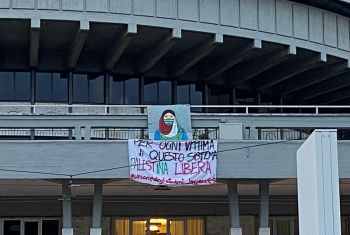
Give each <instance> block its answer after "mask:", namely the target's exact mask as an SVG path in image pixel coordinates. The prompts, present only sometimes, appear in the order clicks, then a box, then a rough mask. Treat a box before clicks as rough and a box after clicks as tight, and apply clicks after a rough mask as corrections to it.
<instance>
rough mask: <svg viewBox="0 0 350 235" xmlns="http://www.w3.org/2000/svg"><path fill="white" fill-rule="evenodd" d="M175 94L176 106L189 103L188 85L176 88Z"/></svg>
mask: <svg viewBox="0 0 350 235" xmlns="http://www.w3.org/2000/svg"><path fill="white" fill-rule="evenodd" d="M176 93H177V94H176V97H177V103H178V104H189V103H190V85H188V84H186V85H178V86H177V88H176Z"/></svg>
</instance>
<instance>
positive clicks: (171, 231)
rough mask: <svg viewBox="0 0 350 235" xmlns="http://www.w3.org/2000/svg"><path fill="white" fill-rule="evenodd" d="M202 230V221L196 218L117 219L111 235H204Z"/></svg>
mask: <svg viewBox="0 0 350 235" xmlns="http://www.w3.org/2000/svg"><path fill="white" fill-rule="evenodd" d="M204 230H205V229H204V220H203V219H198V218H189V219H182V218H181V219H174V218H146V219H125V218H117V219H115V220H114V221H113V230H112V235H204V234H205V231H204Z"/></svg>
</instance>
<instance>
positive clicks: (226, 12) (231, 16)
mask: <svg viewBox="0 0 350 235" xmlns="http://www.w3.org/2000/svg"><path fill="white" fill-rule="evenodd" d="M220 23H221V24H222V25H229V26H235V27H238V26H239V0H221V1H220Z"/></svg>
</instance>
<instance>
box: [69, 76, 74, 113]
mask: <svg viewBox="0 0 350 235" xmlns="http://www.w3.org/2000/svg"><path fill="white" fill-rule="evenodd" d="M68 104H69V105H72V104H73V73H72V72H69V73H68ZM72 112H73V109H72V107H69V108H68V113H72Z"/></svg>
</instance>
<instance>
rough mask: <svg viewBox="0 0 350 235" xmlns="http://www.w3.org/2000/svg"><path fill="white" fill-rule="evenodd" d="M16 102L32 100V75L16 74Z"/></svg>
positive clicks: (26, 73)
mask: <svg viewBox="0 0 350 235" xmlns="http://www.w3.org/2000/svg"><path fill="white" fill-rule="evenodd" d="M14 100H17V101H26V100H30V73H28V72H16V73H15V97H14Z"/></svg>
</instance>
